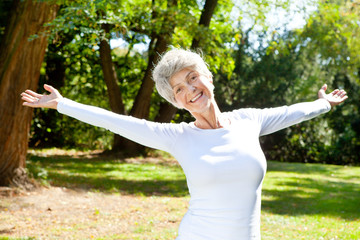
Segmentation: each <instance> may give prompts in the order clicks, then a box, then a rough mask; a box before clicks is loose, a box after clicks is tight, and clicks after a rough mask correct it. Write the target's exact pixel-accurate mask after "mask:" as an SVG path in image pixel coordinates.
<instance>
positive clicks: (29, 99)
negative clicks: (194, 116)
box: [21, 85, 181, 152]
mask: <svg viewBox="0 0 360 240" xmlns="http://www.w3.org/2000/svg"><path fill="white" fill-rule="evenodd" d="M44 87H45V89H46V90H47V91H49V92H50V94H49V95H46V94H44V95H42V94H38V93H35V92H33V91H31V90H26V91H25V92H23V93H22V94H21V96H22V99H23V100H24V103H23V105H24V106H28V107H33V108H38V107H43V108H53V109H57V111H58V112H60V113H62V114H66V115H68V116H70V117H73V118H76V119H78V120H80V121H82V122H85V123H88V124H91V125H94V126H97V127H102V128H105V129H108V130H110V131H112V132H114V133H117V134H119V135H122V136H123V137H125V138H128V139H130V140H132V141H135V142H137V143H139V144H142V145H145V146H148V147H151V148H156V149H160V150H164V151H167V152H170V151H171V149H172V146H173V145H174V142H175V140H176V136H177V135H178V133H179V132H181V126H180V125H178V124H160V123H155V122H151V121H147V120H144V119H138V118H134V117H131V116H125V115H121V114H116V113H113V112H111V111H108V110H105V109H102V108H98V107H94V106H90V105H85V104H81V103H77V102H74V101H71V100H70V99H67V98H63V97H62V96H61V95H60V93H59V92H58V91H57V90H56V89H55V88H53V87H51V86H49V85H44Z"/></svg>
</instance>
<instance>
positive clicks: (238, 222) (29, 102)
mask: <svg viewBox="0 0 360 240" xmlns="http://www.w3.org/2000/svg"><path fill="white" fill-rule="evenodd" d="M153 78H154V81H155V83H156V88H157V90H158V92H159V93H160V94H161V96H163V97H164V98H165V99H166V100H168V101H169V102H170V103H172V104H173V105H175V106H176V107H178V108H184V109H186V110H188V111H189V112H190V113H191V114H192V116H193V117H194V118H195V121H194V122H191V123H184V122H183V123H179V124H173V123H169V124H163V123H155V122H150V121H147V120H143V119H137V118H134V117H130V116H123V115H118V114H115V113H112V112H110V111H106V110H103V109H100V108H97V107H92V106H87V105H83V104H80V103H76V102H74V101H71V100H69V99H66V98H63V97H62V96H61V95H60V94H59V92H58V91H57V90H56V89H54V88H53V87H51V86H48V85H45V86H44V87H45V89H46V90H48V91H49V92H50V94H49V95H41V94H37V93H35V92H33V91H31V90H26V91H25V92H24V93H22V99H23V100H24V103H23V105H24V106H29V107H46V108H53V109H57V110H58V111H59V112H60V113H63V114H66V115H69V116H71V117H74V118H77V119H79V120H81V121H84V122H86V123H89V124H92V125H95V126H99V127H104V128H106V129H108V130H110V131H112V132H114V133H117V134H120V135H122V136H124V137H126V138H129V139H131V140H133V141H136V142H138V143H140V144H143V145H145V146H148V147H151V148H156V149H160V150H163V151H167V152H169V153H171V154H172V155H173V156H174V157H175V158H176V159H177V160H178V162H179V163H180V165H181V167H182V169H183V170H184V172H185V175H186V179H187V184H188V188H189V192H190V196H191V199H190V203H189V209H188V211H187V213H186V214H185V216H184V218H183V219H182V221H181V224H180V227H179V232H178V238H177V240H241V239H260V207H261V186H262V181H263V179H264V176H265V172H266V159H265V156H264V154H263V152H262V150H261V147H260V143H259V136H262V135H266V134H270V133H273V132H275V131H278V130H280V129H283V128H286V127H289V126H291V125H293V124H296V123H299V122H301V121H305V120H309V119H311V118H313V117H316V116H318V115H320V114H322V113H325V112H328V111H329V110H330V109H331V107H332V106H335V105H337V104H339V103H341V102H343V101H345V100H346V99H347V95H346V92H345V91H343V90H335V91H333V92H332V93H330V94H326V93H325V91H326V85H324V86H323V87H322V88H321V89H320V90H319V92H318V96H319V99H317V100H315V101H313V102H306V103H298V104H295V105H291V106H283V107H278V108H269V109H236V110H234V111H232V112H224V113H223V112H221V111H220V109H219V107H218V105H217V103H216V101H215V98H214V85H213V80H212V74H211V72H210V71H209V70H208V68H207V65H206V63H205V62H204V61H203V59H202V58H201V56H199V55H198V54H196V53H194V52H191V51H187V50H181V49H175V50H171V51H169V52H167V53H166V54H165V55H164V56H163V57H162V59H161V60H160V61H159V63H158V64H157V66H156V67H155V69H154V71H153Z"/></svg>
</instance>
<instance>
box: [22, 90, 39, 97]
mask: <svg viewBox="0 0 360 240" xmlns="http://www.w3.org/2000/svg"><path fill="white" fill-rule="evenodd" d="M25 92H26V93H27V94H29V95H31V96H33V97H36V98H40V97H42V95H41V94H38V93H36V92H34V91H31V90H29V89H28V90H26V91H25Z"/></svg>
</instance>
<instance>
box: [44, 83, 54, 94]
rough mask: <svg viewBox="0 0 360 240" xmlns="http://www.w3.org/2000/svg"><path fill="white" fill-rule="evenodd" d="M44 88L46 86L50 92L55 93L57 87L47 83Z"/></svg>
mask: <svg viewBox="0 0 360 240" xmlns="http://www.w3.org/2000/svg"><path fill="white" fill-rule="evenodd" d="M44 88H45V90H47V91H49V92H51V93H53V92H54V91H56V89H55V88H54V87H52V86H50V85H47V84H44Z"/></svg>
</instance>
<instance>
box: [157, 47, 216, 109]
mask: <svg viewBox="0 0 360 240" xmlns="http://www.w3.org/2000/svg"><path fill="white" fill-rule="evenodd" d="M184 68H190V69H192V70H195V71H197V72H198V73H199V74H203V75H206V76H212V74H211V72H210V71H209V69H208V67H207V64H206V63H205V61H204V59H203V58H202V57H201V56H200V54H198V53H195V52H193V51H191V50H184V49H172V50H170V51H168V52H166V53H165V54H164V55H163V56H162V57H161V59H160V61H159V62H158V63H157V65H156V66H155V68H154V70H153V74H152V75H153V80H154V81H155V86H156V89H157V91H158V93H159V94H160V95H161V96H162V97H163V98H165V99H166V100H167V101H168V102H170V103H171V104H173V105H174V106H175V107H177V108H178V107H179V106H178V104H177V103H176V100H175V96H174V93H173V89H172V87H171V85H170V79H171V77H172V76H174V74H176V73H178V72H180V71H181V70H183V69H184Z"/></svg>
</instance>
